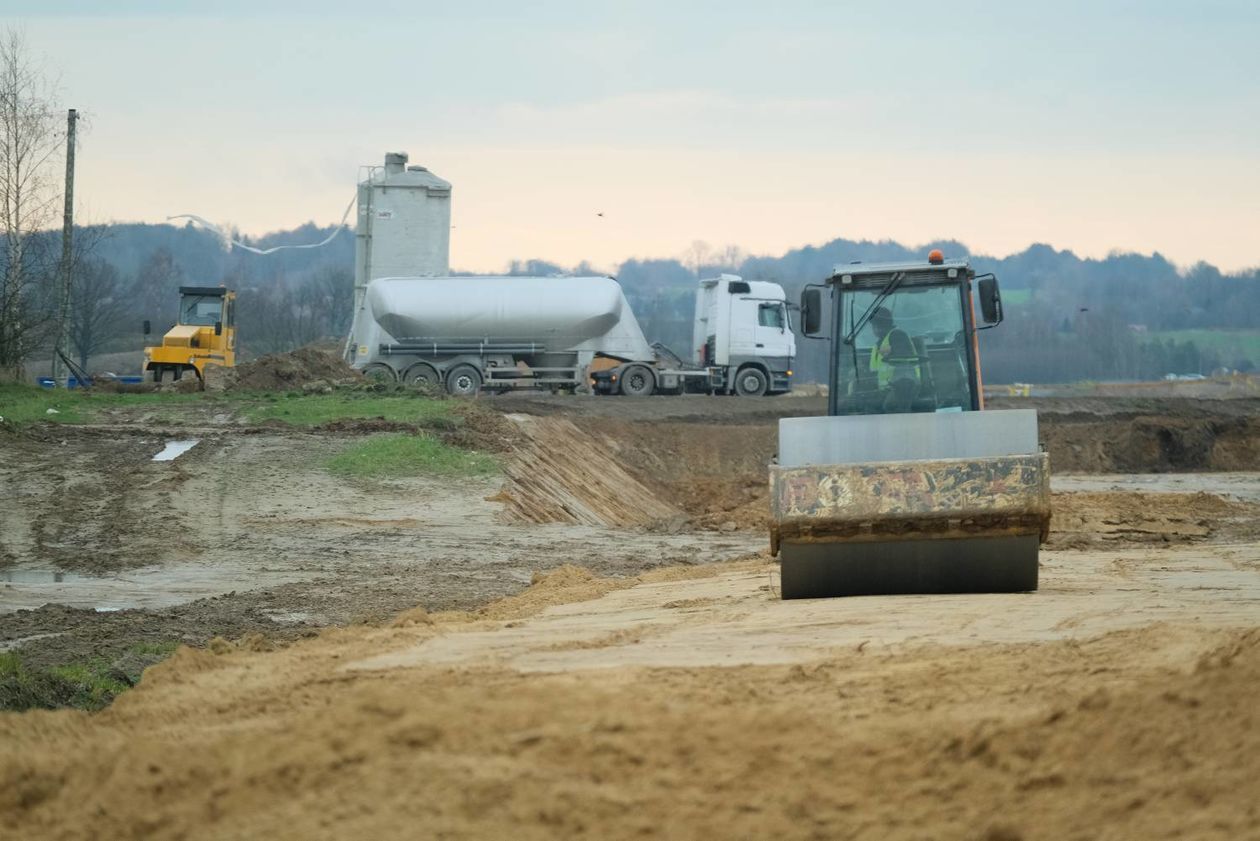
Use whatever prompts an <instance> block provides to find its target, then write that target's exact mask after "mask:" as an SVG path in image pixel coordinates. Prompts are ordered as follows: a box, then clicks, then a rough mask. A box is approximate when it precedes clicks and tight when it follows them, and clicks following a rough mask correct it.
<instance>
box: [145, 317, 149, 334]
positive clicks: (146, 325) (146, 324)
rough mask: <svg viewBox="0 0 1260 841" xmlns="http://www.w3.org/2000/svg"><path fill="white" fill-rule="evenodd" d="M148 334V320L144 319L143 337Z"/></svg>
mask: <svg viewBox="0 0 1260 841" xmlns="http://www.w3.org/2000/svg"><path fill="white" fill-rule="evenodd" d="M149 332H150V325H149V320H148V319H147V318H146V319H145V320H144V335H146V336H147V335H149Z"/></svg>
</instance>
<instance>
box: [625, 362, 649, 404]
mask: <svg viewBox="0 0 1260 841" xmlns="http://www.w3.org/2000/svg"><path fill="white" fill-rule="evenodd" d="M653 391H656V377H654V376H652V372H651V371H649V370H648V369H647V368H646V367H644V366H643V365H631V366H630V367H629V368H627V369H625V370H624V371H622V372H621V393H622V394H625V395H628V396H630V397H647V396H648V395H649V394H651V393H652V392H653Z"/></svg>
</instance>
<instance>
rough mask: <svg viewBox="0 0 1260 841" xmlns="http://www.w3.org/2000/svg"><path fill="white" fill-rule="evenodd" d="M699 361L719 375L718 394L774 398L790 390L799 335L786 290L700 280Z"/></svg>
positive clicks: (735, 279)
mask: <svg viewBox="0 0 1260 841" xmlns="http://www.w3.org/2000/svg"><path fill="white" fill-rule="evenodd" d="M692 345H693V347H694V348H695V357H694V361H695V363H696V364H697V365H700V366H702V367H705V368H709V369H711V370H712V371H714V373H715V379H716V382H715V387H714V390H715V391H721V392H728V393H729V392H732V391H733V392H735V393H736V394H743V395H760V394H775V393H780V392H784V391H788V390H789V389H790V388H791V376H792V359H793V358H794V357H795V356H796V337H795V336H794V335H793V333H792V324H791V320H790V316H789V312H788V306H787V301H786V298H785V296H784V294H783V287H782V286H780V285H779V284H777V283H769V282H767V281H762V280H744V279H743V278H741V277H739V276H738V275H732V274H723V275H721V276H719V277H716V278H711V279H708V280H702V281H700V285H699V286H698V287H697V289H696V313H695V325H694V328H693V332H692Z"/></svg>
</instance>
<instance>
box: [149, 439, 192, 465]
mask: <svg viewBox="0 0 1260 841" xmlns="http://www.w3.org/2000/svg"><path fill="white" fill-rule="evenodd" d="M200 442H201V439H200V438H189V439H187V440H185V441H167V442H166V446H165V447H163V448H162V451H161V452H160V453H158V454H157V455H155V456H154V457H153V460H154V461H174V460H175V459H177V458H179V457H180V456H182V455H183V454H184V453H186V452H188V451H189V450H191V449H192V448H193V447H195V446H197V444H199V443H200Z"/></svg>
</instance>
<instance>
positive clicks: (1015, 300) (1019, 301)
mask: <svg viewBox="0 0 1260 841" xmlns="http://www.w3.org/2000/svg"><path fill="white" fill-rule="evenodd" d="M1031 300H1032V290H1031V289H1003V290H1002V303H1004V304H1006V305H1008V306H1023V305H1024V304H1026V303H1028V302H1029V301H1031Z"/></svg>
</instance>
